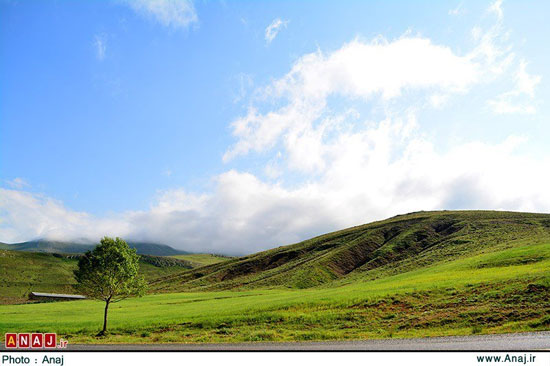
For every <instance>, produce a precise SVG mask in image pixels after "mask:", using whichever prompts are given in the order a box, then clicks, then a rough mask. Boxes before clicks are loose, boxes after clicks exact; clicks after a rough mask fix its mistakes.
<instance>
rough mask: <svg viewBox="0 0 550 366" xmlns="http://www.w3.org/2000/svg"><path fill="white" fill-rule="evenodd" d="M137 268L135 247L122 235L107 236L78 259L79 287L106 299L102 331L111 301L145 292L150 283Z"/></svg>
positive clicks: (99, 298) (105, 326) (77, 277)
mask: <svg viewBox="0 0 550 366" xmlns="http://www.w3.org/2000/svg"><path fill="white" fill-rule="evenodd" d="M138 271H139V256H138V255H137V253H136V250H135V249H131V248H130V247H129V246H128V244H126V242H125V241H124V240H122V239H120V238H116V239H112V238H109V237H107V236H106V237H104V238H103V239H101V241H100V244H99V245H98V246H96V247H95V248H94V249H93V250H92V251H88V252H86V254H84V256H82V257H81V258H80V260H79V261H78V269H77V270H75V271H74V275H75V278H76V281H77V285H76V287H77V289H78V290H79V291H80V292H82V293H84V294H85V295H87V296H88V297H90V298H93V299H98V300H103V301H105V316H104V323H103V331H102V333H105V332H106V330H107V311H108V308H109V304H110V303H112V302H118V301H121V300H123V299H125V298H127V297H129V296H142V295H143V294H144V293H145V290H146V288H147V284H146V282H145V280H144V278H143V276H141V275H139V274H138Z"/></svg>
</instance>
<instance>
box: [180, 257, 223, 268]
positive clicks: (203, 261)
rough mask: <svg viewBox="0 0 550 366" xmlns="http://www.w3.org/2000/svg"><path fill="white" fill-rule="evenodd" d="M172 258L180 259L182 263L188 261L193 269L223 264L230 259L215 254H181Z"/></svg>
mask: <svg viewBox="0 0 550 366" xmlns="http://www.w3.org/2000/svg"><path fill="white" fill-rule="evenodd" d="M172 257H173V258H177V259H181V260H184V261H188V262H189V263H191V265H192V266H193V268H198V267H203V266H208V265H210V264H215V263H220V262H225V261H228V260H230V259H231V257H226V256H223V255H216V254H182V255H173V256H172Z"/></svg>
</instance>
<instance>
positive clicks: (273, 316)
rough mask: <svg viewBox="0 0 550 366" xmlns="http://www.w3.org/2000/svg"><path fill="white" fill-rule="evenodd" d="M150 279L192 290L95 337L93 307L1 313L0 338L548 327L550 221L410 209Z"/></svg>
mask: <svg viewBox="0 0 550 366" xmlns="http://www.w3.org/2000/svg"><path fill="white" fill-rule="evenodd" d="M151 282H152V287H153V290H155V291H161V292H162V291H165V292H167V291H182V290H186V291H188V292H182V293H159V294H152V295H148V296H145V297H144V298H139V299H128V300H126V301H122V302H120V303H117V304H114V305H113V307H112V310H111V313H110V317H109V319H110V324H111V335H109V336H108V337H106V338H96V337H95V336H94V335H95V334H96V333H97V331H98V330H99V328H100V327H101V319H102V304H101V303H100V302H96V301H78V302H65V303H46V304H26V305H17V306H14V305H4V306H0V319H2V322H0V333H3V332H7V331H14V332H25V331H43V332H45V331H56V332H57V333H58V334H61V335H62V336H63V337H68V338H69V341H70V342H107V343H115V342H218V341H220V342H237V341H266V340H269V341H282V340H322V339H364V338H385V337H418V336H440V335H465V334H478V333H481V334H485V333H501V332H519V331H532V330H549V329H550V302H549V301H548V299H549V298H550V215H542V214H520V213H509V212H421V213H415V214H410V215H404V216H398V217H394V218H392V219H389V220H385V221H380V222H376V223H372V224H367V225H363V226H358V227H354V228H350V229H346V230H342V231H339V232H336V233H331V234H327V235H323V236H320V237H317V238H314V239H311V240H307V241H304V242H302V243H298V244H295V245H291V246H286V247H280V248H276V249H273V250H270V251H266V252H262V253H258V254H254V255H250V256H247V257H244V258H234V259H230V260H227V261H225V262H220V263H216V264H212V265H208V266H204V267H200V268H196V269H192V270H187V271H181V272H178V273H173V274H170V275H167V276H161V277H156V278H155V277H154V276H151ZM198 290H201V291H198ZM205 290H209V291H205Z"/></svg>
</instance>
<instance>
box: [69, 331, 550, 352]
mask: <svg viewBox="0 0 550 366" xmlns="http://www.w3.org/2000/svg"><path fill="white" fill-rule="evenodd" d="M68 350H86V351H119V350H128V351H129V350H150V351H154V350H159V351H322V350H334V351H361V350H365V351H367V350H370V351H376V350H378V351H388V350H390V351H392V350H393V351H396V350H399V351H410V350H421V351H429V350H445V351H451V350H466V351H478V350H482V351H497V350H512V351H520V350H521V351H524V350H550V332H534V333H513V334H498V335H480V336H467V337H434V338H411V339H381V340H364V341H330V342H285V343H277V342H266V343H219V344H213V343H211V344H174V343H171V344H143V345H140V344H103V345H91V344H72V345H71V344H69V346H68Z"/></svg>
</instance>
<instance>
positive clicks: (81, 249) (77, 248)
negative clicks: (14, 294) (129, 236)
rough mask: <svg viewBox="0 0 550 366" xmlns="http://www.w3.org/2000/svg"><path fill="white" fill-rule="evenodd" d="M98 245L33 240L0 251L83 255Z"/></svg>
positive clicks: (162, 251) (160, 250) (149, 247)
mask: <svg viewBox="0 0 550 366" xmlns="http://www.w3.org/2000/svg"><path fill="white" fill-rule="evenodd" d="M95 245H96V244H80V243H73V242H65V241H54V240H45V239H39V240H31V241H26V242H23V243H16V244H2V245H0V249H7V250H18V251H25V252H43V253H75V254H82V253H85V252H86V251H88V250H92V249H93V248H94V247H95ZM128 245H129V246H130V247H132V248H135V249H136V250H137V253H138V254H144V255H157V256H174V255H181V254H188V252H185V251H181V250H177V249H174V248H172V247H171V246H169V245H165V244H156V243H143V242H128Z"/></svg>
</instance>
